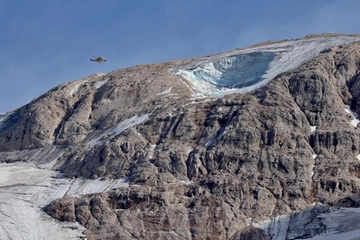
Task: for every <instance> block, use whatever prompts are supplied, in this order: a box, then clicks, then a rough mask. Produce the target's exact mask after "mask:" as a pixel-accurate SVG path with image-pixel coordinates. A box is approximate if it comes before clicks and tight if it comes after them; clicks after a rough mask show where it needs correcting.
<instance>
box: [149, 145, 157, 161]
mask: <svg viewBox="0 0 360 240" xmlns="http://www.w3.org/2000/svg"><path fill="white" fill-rule="evenodd" d="M156 146H157V145H156V144H151V145H150V149H149V153H148V158H149V159H151V158H153V157H154V151H155V148H156Z"/></svg>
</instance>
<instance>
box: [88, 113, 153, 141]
mask: <svg viewBox="0 0 360 240" xmlns="http://www.w3.org/2000/svg"><path fill="white" fill-rule="evenodd" d="M149 116H150V114H144V115H142V116H140V117H139V116H135V117H132V118H129V119H126V120H124V121H121V122H120V123H119V124H118V125H117V126H116V127H115V128H114V129H113V130H108V131H106V132H104V133H102V134H100V136H98V137H97V138H95V139H93V140H90V141H89V142H88V145H90V146H95V145H96V144H99V143H101V142H102V141H101V139H102V138H103V137H105V136H107V138H109V139H112V138H114V137H116V136H118V135H119V134H121V133H122V132H123V131H125V130H126V129H128V128H131V127H133V126H135V125H137V124H140V123H142V122H144V121H145V120H146V119H148V117H149Z"/></svg>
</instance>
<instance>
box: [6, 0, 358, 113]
mask: <svg viewBox="0 0 360 240" xmlns="http://www.w3.org/2000/svg"><path fill="white" fill-rule="evenodd" d="M359 9H360V1H357V0H31V1H30V0H0V112H6V111H9V110H13V109H15V108H18V107H21V106H22V105H24V104H26V103H28V102H30V101H31V100H32V99H33V98H35V97H37V96H39V95H41V94H43V93H45V92H47V91H48V90H50V89H51V88H53V87H55V86H57V85H59V84H61V83H64V82H69V81H73V80H76V79H78V78H82V77H86V76H88V75H91V74H94V73H98V72H105V73H106V72H110V71H112V70H115V69H119V68H125V67H130V66H133V65H136V64H141V63H157V62H164V61H168V60H174V59H183V58H190V57H196V56H204V55H209V54H212V53H218V52H222V51H226V50H231V49H235V48H240V47H246V46H249V45H253V44H256V43H260V42H264V41H267V40H282V39H293V38H299V37H302V36H305V35H307V34H311V33H328V32H331V33H348V34H352V33H360V14H359V13H358V11H359ZM91 56H104V57H106V58H107V59H108V61H107V62H105V63H101V64H100V63H94V62H90V61H89V57H91Z"/></svg>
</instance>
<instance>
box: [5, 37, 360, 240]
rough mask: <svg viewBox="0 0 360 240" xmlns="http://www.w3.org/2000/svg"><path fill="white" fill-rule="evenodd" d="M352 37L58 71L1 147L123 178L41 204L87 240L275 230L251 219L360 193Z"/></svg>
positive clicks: (69, 169) (14, 116) (70, 173)
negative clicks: (65, 76)
mask: <svg viewBox="0 0 360 240" xmlns="http://www.w3.org/2000/svg"><path fill="white" fill-rule="evenodd" d="M357 41H360V38H358V37H355V36H353V37H350V36H346V37H344V36H341V37H340V36H313V37H311V38H309V39H300V40H296V41H291V42H281V43H270V44H266V45H264V46H255V47H254V48H250V49H244V50H242V49H241V50H234V51H231V52H228V53H223V54H219V55H216V56H210V57H206V58H199V59H190V60H183V61H173V62H167V63H160V64H154V65H139V66H135V67H132V68H128V69H121V70H116V71H113V72H111V73H108V74H97V75H93V76H90V77H87V78H84V79H80V80H77V81H74V82H69V83H65V84H63V85H60V86H58V87H56V88H54V89H52V90H50V91H49V92H47V93H46V94H44V95H42V96H40V97H38V98H37V99H34V100H33V101H32V102H31V103H29V104H28V105H26V106H24V107H22V108H20V109H18V110H16V111H14V112H13V113H8V114H7V115H4V116H2V118H0V119H2V120H1V122H0V151H2V152H13V151H18V150H20V151H24V150H27V151H28V150H29V149H34V150H36V149H38V148H44V147H49V146H53V147H55V148H56V149H61V154H58V158H57V161H56V163H54V167H53V168H54V169H56V170H58V171H60V172H61V173H62V174H63V176H64V177H66V178H86V179H102V180H104V181H105V180H111V179H121V178H124V179H126V180H127V181H128V182H129V186H123V187H117V188H115V189H109V190H108V191H105V192H102V193H97V194H89V195H82V196H78V197H72V196H64V197H62V198H59V199H57V200H55V201H53V202H51V203H50V204H49V205H47V206H46V207H45V208H44V210H45V211H46V212H47V213H48V214H49V215H50V216H52V217H54V218H56V219H58V220H60V221H69V222H75V221H77V222H79V223H80V224H81V225H83V226H84V227H85V228H86V229H87V230H86V235H87V237H88V239H120V238H121V239H271V238H272V236H271V234H269V231H265V230H264V228H263V229H260V228H259V227H258V226H257V225H256V224H255V223H259V222H261V221H263V220H265V219H268V218H271V217H276V216H279V215H290V214H292V213H294V212H296V211H300V210H304V209H306V208H307V207H309V206H310V205H311V204H312V203H314V202H319V203H322V204H325V205H329V206H340V207H358V206H359V204H360V203H359V201H358V194H359V187H360V179H359V177H360V162H359V159H358V155H359V151H360V150H359V134H360V131H359V129H358V127H357V125H356V124H357V122H356V121H355V120H354V116H355V117H356V113H357V112H360V91H359V90H360V71H359V67H360V43H359V42H357ZM329 42H331V44H330V43H329ZM296 49H303V50H301V51H300V50H296ZM306 51H308V52H306ZM264 52H265V53H266V54H264ZM313 52H318V53H317V54H315V55H314V54H313ZM259 53H262V54H260V55H259ZM270 53H271V54H270ZM286 53H289V54H288V55H286ZM300 53H304V54H305V53H306V54H305V55H306V56H305V55H304V56H302V57H299V56H300ZM246 54H250V55H246ZM296 54H299V56H298V55H296ZM245 55H246V56H245ZM234 56H237V57H234ZM296 58H297V60H296ZM299 58H301V59H300V60H299ZM224 59H225V60H224ZM254 59H255V60H254ZM246 64H247V65H246ZM264 64H266V65H264ZM219 66H220V67H219ZM244 66H245V67H244ZM249 66H251V67H252V69H251V71H252V73H253V74H252V75H251V76H250V77H249V76H248V75H247V74H244V73H243V72H244V71H246V69H248V68H249ZM275 68H276V69H275ZM209 69H210V70H209ZM229 69H230V70H231V71H230V70H229ZM239 69H240V70H241V71H240V70H239ZM221 71H222V72H221ZM237 71H239V72H237ZM259 71H263V72H259ZM185 72H186V73H185ZM190 73H191V74H193V75H191V76H190ZM254 73H256V75H255V76H254ZM220 75H221V76H222V77H221V78H220V77H219V79H221V81H220V84H218V83H219V82H217V78H216V77H218V76H220ZM237 76H240V78H237ZM199 79H200V80H199ZM234 79H235V80H234ZM242 79H246V81H245V80H244V81H242ZM202 81H203V82H202ZM210 93H211V94H210ZM354 114H355V115H354ZM352 121H353V122H352ZM2 156H3V158H2V160H3V161H7V162H13V161H17V160H23V159H19V157H18V158H11V157H10V155H6V154H5V155H4V154H3V155H2ZM12 156H13V155H12ZM48 160H49V161H50V160H53V159H48ZM44 161H46V160H44ZM65 195H66V194H65ZM289 229H290V230H289V231H291V228H290V227H289ZM321 233H324V232H321V231H318V232H317V231H313V233H312V234H313V235H312V236H314V235H316V234H321ZM302 236H303V237H304V236H306V234H304V235H302ZM272 239H275V238H272Z"/></svg>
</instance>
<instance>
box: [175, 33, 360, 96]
mask: <svg viewBox="0 0 360 240" xmlns="http://www.w3.org/2000/svg"><path fill="white" fill-rule="evenodd" d="M359 40H360V38H359V37H328V38H315V39H306V40H294V41H287V42H282V43H275V44H271V45H267V46H260V47H254V48H249V49H240V50H234V51H231V52H227V53H222V54H218V55H216V56H210V57H205V58H202V59H199V60H195V61H193V62H191V63H189V64H187V65H184V66H179V67H177V68H174V69H171V70H170V71H171V72H173V73H175V74H177V75H181V76H183V77H184V78H186V79H187V80H189V81H190V82H191V83H192V85H193V88H194V90H195V93H194V94H195V95H200V96H201V95H205V96H208V97H221V96H224V95H227V94H231V93H241V92H248V91H252V90H254V89H256V88H258V87H261V86H263V85H265V84H266V83H268V82H269V81H271V80H272V79H273V78H274V77H276V76H277V75H278V74H280V73H283V72H286V71H289V70H291V69H294V68H296V67H298V66H300V65H301V64H303V63H305V62H307V61H309V60H311V59H312V58H315V57H317V56H318V55H320V52H321V51H323V50H325V49H327V48H330V47H332V46H336V45H341V44H347V43H351V42H355V41H359Z"/></svg>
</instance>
